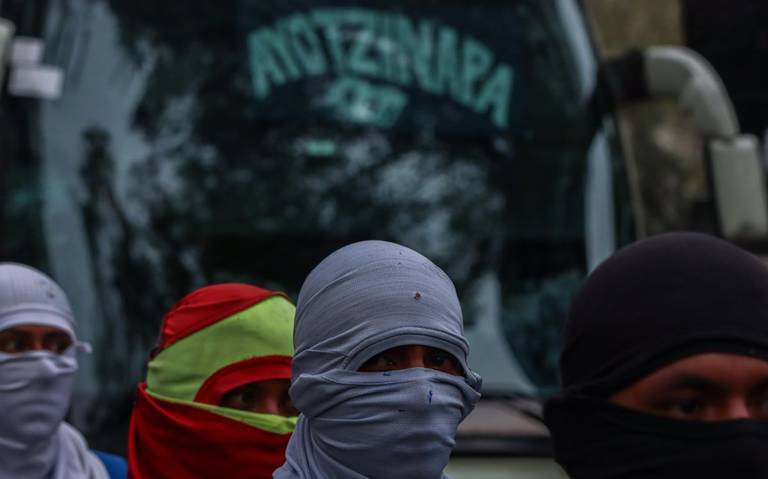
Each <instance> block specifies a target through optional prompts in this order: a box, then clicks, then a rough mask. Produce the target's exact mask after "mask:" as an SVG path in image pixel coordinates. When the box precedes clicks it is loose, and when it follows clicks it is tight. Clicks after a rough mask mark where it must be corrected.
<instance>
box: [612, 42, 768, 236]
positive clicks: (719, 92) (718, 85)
mask: <svg viewBox="0 0 768 479" xmlns="http://www.w3.org/2000/svg"><path fill="white" fill-rule="evenodd" d="M604 67H605V73H606V79H607V80H608V83H609V85H610V87H611V90H612V91H613V95H614V98H615V100H616V101H617V102H619V103H630V102H636V101H645V100H654V99H664V98H672V99H676V100H677V102H678V103H679V105H680V106H681V107H682V108H683V109H685V110H686V111H688V112H689V113H690V114H691V117H692V119H693V123H694V125H695V127H696V129H697V130H698V131H699V133H700V134H701V136H702V137H703V138H704V140H705V144H706V157H707V162H708V168H709V175H710V180H711V185H712V189H713V190H714V191H713V195H714V198H713V200H714V204H715V214H716V215H717V222H718V224H719V230H720V231H719V233H720V235H721V236H723V237H725V238H727V239H731V240H737V241H754V240H764V239H768V199H767V196H768V195H767V194H766V184H765V181H766V180H765V172H764V170H763V167H762V162H761V159H760V158H761V157H760V149H759V143H758V141H757V139H756V138H755V137H754V136H751V135H742V134H740V127H739V121H738V118H737V116H736V111H735V109H734V107H733V103H732V102H731V99H730V97H729V95H728V91H727V90H726V89H725V85H723V82H722V80H721V79H720V76H719V75H718V74H717V72H716V71H715V69H714V68H713V67H712V65H710V64H709V62H708V61H707V60H706V59H705V58H704V57H702V56H701V55H699V54H698V53H696V52H695V51H693V50H691V49H688V48H685V47H679V46H656V47H650V48H646V49H644V50H633V51H630V52H628V53H626V54H624V55H622V56H620V57H618V58H615V59H612V60H609V61H608V62H606V64H605V66H604Z"/></svg>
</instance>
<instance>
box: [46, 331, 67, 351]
mask: <svg viewBox="0 0 768 479" xmlns="http://www.w3.org/2000/svg"><path fill="white" fill-rule="evenodd" d="M70 346H72V339H70V337H69V336H67V335H65V334H61V335H59V334H57V335H55V336H50V337H47V338H45V342H44V343H43V349H46V350H48V351H51V352H53V353H56V354H62V353H64V351H66V350H67V349H68V348H69V347H70Z"/></svg>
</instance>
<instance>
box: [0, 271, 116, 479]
mask: <svg viewBox="0 0 768 479" xmlns="http://www.w3.org/2000/svg"><path fill="white" fill-rule="evenodd" d="M88 350H89V347H88V346H87V344H85V343H81V342H79V341H78V340H77V336H76V334H75V318H74V315H73V314H72V308H71V307H70V305H69V300H68V299H67V296H66V295H65V294H64V291H63V290H62V289H61V288H60V287H59V286H58V285H57V284H56V283H55V282H54V281H53V280H52V279H51V278H49V277H48V276H46V275H45V274H43V273H41V272H40V271H38V270H36V269H33V268H31V267H29V266H24V265H21V264H15V263H0V414H1V415H2V416H0V478H8V479H11V478H13V479H84V478H87V479H102V478H108V477H110V476H109V475H108V473H107V470H106V469H105V467H104V465H103V463H102V462H101V461H100V460H99V459H98V458H97V457H96V455H94V454H93V453H92V452H91V451H90V450H89V449H88V446H87V444H86V442H85V440H84V439H83V437H82V435H81V434H80V433H79V432H78V431H76V430H75V429H74V428H73V427H72V426H70V425H69V424H67V423H66V422H65V421H64V417H65V415H66V413H67V410H68V409H69V404H70V396H71V394H72V382H73V378H74V374H75V372H76V371H77V353H78V352H81V351H88Z"/></svg>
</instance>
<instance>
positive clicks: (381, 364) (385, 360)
mask: <svg viewBox="0 0 768 479" xmlns="http://www.w3.org/2000/svg"><path fill="white" fill-rule="evenodd" d="M396 367H397V361H395V360H394V359H393V358H391V357H390V356H388V355H387V354H377V355H376V356H373V357H372V358H371V359H369V360H368V361H366V362H365V364H363V366H362V367H361V368H360V370H361V371H391V370H392V369H394V368H396Z"/></svg>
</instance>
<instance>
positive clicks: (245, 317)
mask: <svg viewBox="0 0 768 479" xmlns="http://www.w3.org/2000/svg"><path fill="white" fill-rule="evenodd" d="M294 312H295V309H294V306H293V305H292V304H291V303H290V302H289V301H288V300H287V299H286V298H285V296H284V295H282V294H281V293H276V292H272V291H267V290H264V289H261V288H256V287H254V286H249V285H245V284H235V283H232V284H220V285H214V286H208V287H205V288H201V289H199V290H197V291H195V292H193V293H191V294H189V295H188V296H186V297H184V298H183V299H182V300H180V301H179V302H178V303H176V305H174V307H173V308H172V309H171V310H170V311H169V312H168V314H167V315H166V316H165V320H164V322H163V329H162V333H161V338H160V344H159V353H157V355H156V356H155V357H154V358H153V359H152V360H151V361H150V363H149V369H148V373H147V380H146V383H143V384H141V385H139V389H138V396H137V400H136V405H135V407H134V410H133V415H132V417H131V428H130V432H129V445H128V457H129V464H130V466H129V476H130V477H132V478H135V479H164V478H168V479H176V478H180V477H196V478H220V477H240V478H254V479H259V478H271V477H272V471H274V470H275V469H276V468H277V467H279V466H280V465H282V463H283V462H284V460H285V447H286V445H287V444H288V439H289V437H290V434H291V432H292V431H293V428H294V427H295V425H296V418H295V417H292V418H288V417H283V416H276V415H272V414H258V413H252V412H246V411H240V410H237V409H231V408H225V407H221V406H219V404H220V401H221V398H222V396H223V395H224V394H225V393H227V392H229V391H231V390H232V389H235V388H237V387H239V386H242V385H244V384H248V383H252V382H254V381H264V380H270V379H290V377H291V357H292V355H293V343H292V336H293V317H294Z"/></svg>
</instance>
